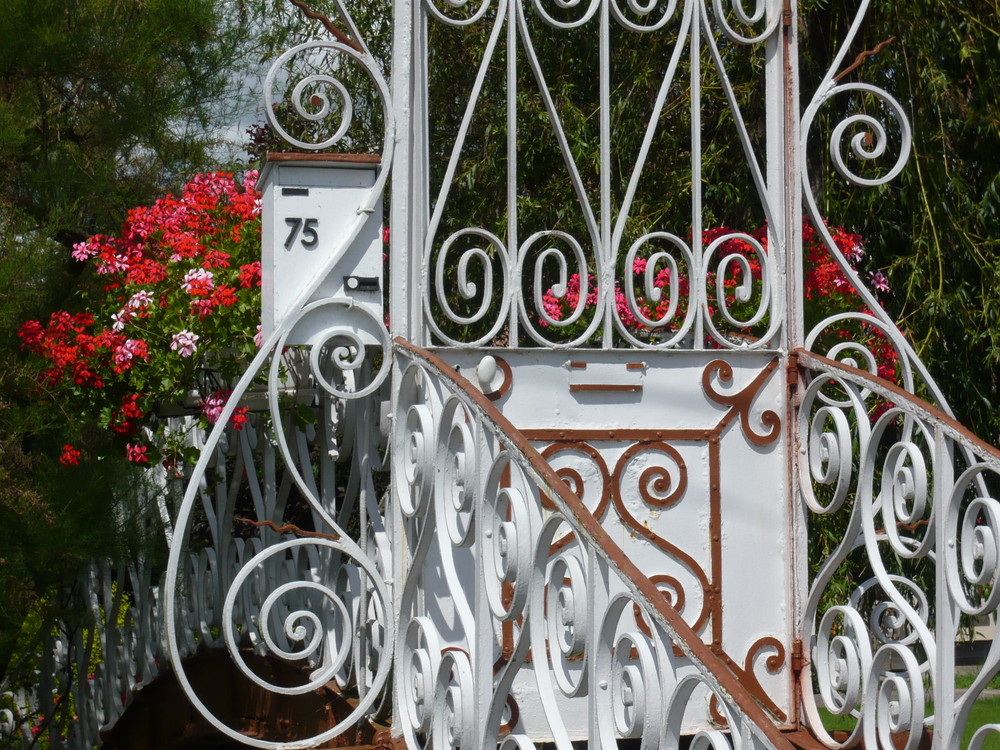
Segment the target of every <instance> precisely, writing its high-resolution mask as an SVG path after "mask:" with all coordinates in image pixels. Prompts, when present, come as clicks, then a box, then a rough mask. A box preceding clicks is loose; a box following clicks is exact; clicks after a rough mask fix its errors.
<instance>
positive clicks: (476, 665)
mask: <svg viewBox="0 0 1000 750" xmlns="http://www.w3.org/2000/svg"><path fill="white" fill-rule="evenodd" d="M513 5H515V3H511V6H513ZM512 12H516V11H513V10H512ZM473 426H474V428H475V431H476V432H475V435H474V438H475V446H476V455H475V460H476V473H475V476H476V482H477V484H478V487H477V488H476V495H475V499H474V500H473V502H474V503H475V504H476V506H478V507H476V508H475V516H474V517H475V518H476V547H475V550H474V554H473V557H474V559H475V565H476V575H475V579H474V580H475V590H474V599H473V607H474V610H473V611H474V612H475V633H470V634H469V635H470V638H469V640H470V643H469V646H470V647H471V649H472V654H471V656H472V659H471V661H472V674H473V675H474V677H473V679H474V680H475V683H476V685H475V698H471V696H470V699H472V700H475V702H476V707H475V714H474V715H475V726H476V727H478V729H479V732H478V735H479V739H480V742H479V746H480V747H494V746H495V745H496V736H493V737H490V736H489V734H487V733H488V732H489V731H490V729H491V728H490V727H488V726H486V719H487V717H488V716H489V713H490V703H491V701H492V699H493V644H494V636H493V616H492V614H491V612H490V605H489V600H488V599H487V583H486V575H487V566H486V561H485V560H484V557H485V555H484V554H483V553H484V552H485V550H486V548H487V547H486V540H485V535H486V533H487V527H488V526H489V525H490V521H489V520H487V518H488V514H489V512H490V511H489V504H488V503H487V502H486V498H485V496H484V493H483V492H482V490H483V489H484V488H485V487H486V486H487V478H488V473H489V470H490V463H491V462H490V461H489V460H487V456H489V455H490V445H489V443H490V440H489V437H490V436H489V434H488V431H487V430H486V429H485V428H484V426H483V421H482V419H481V418H475V419H474V420H473ZM439 533H447V532H439Z"/></svg>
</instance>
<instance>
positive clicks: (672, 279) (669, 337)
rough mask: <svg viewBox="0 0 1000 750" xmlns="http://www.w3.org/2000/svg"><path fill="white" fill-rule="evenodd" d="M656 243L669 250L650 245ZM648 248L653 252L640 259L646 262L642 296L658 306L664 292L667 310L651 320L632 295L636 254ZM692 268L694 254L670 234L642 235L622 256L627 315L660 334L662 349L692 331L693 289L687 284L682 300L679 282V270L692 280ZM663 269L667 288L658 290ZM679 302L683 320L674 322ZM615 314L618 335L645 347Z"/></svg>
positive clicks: (634, 294) (694, 306)
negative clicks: (667, 277)
mask: <svg viewBox="0 0 1000 750" xmlns="http://www.w3.org/2000/svg"><path fill="white" fill-rule="evenodd" d="M657 241H661V242H663V243H665V244H666V245H667V246H668V247H669V249H667V250H664V249H659V248H658V247H657V245H653V244H652V243H654V242H657ZM647 245H648V246H651V247H652V252H651V253H650V254H649V255H648V256H647V257H644V258H642V259H643V260H645V261H646V267H645V269H644V270H643V272H642V291H643V297H644V298H645V299H646V301H647V302H649V303H651V304H653V305H658V304H659V303H661V302H662V301H663V295H664V293H666V294H667V295H668V296H667V309H666V311H665V312H664V313H663V314H662V315H661V316H660V317H658V318H650V317H649V316H647V315H646V314H644V313H643V312H642V310H640V309H639V304H638V301H637V299H636V293H635V286H636V285H635V283H634V281H633V278H632V277H633V269H634V267H635V261H636V259H637V258H641V257H642V256H640V255H639V253H640V252H641V251H642V250H644V249H645V247H646V246H647ZM676 256H680V259H681V261H682V263H683V266H682V265H681V263H678V258H677V257H676ZM694 268H695V262H694V253H693V252H692V251H691V248H690V247H689V246H688V243H686V242H685V241H684V240H682V239H681V238H680V237H678V236H677V235H675V234H671V233H670V232H650V233H648V234H645V235H643V236H642V237H640V238H639V239H637V240H636V241H635V242H634V243H632V246H631V247H630V248H629V250H628V252H627V253H626V254H625V265H624V268H623V271H622V275H623V277H624V283H623V284H622V287H623V290H624V294H625V301H626V303H627V305H628V312H629V313H630V314H631V315H632V317H633V318H635V319H636V320H637V321H639V323H641V324H642V325H643V326H646V327H647V328H649V329H651V330H653V331H663V333H662V334H661V335H660V341H659V342H658V344H657V346H660V347H664V348H666V347H670V346H674V345H676V344H678V343H680V342H681V341H682V340H683V339H684V338H685V337H686V336H687V335H688V334H689V333H690V332H691V329H692V326H693V325H694V320H695V316H696V315H697V307H696V305H695V304H694V300H695V296H694V292H695V288H696V286H695V285H694V284H690V285H689V287H688V294H687V298H686V299H684V298H682V296H681V290H680V281H681V276H682V275H683V274H684V271H683V270H682V269H686V273H687V275H688V277H689V278H691V277H693V269H694ZM664 270H666V271H667V272H668V274H669V281H668V284H667V286H666V287H658V286H656V284H655V283H654V282H655V280H656V277H657V275H658V273H660V272H662V271H664ZM682 302H683V303H684V307H685V311H684V317H683V318H681V319H679V320H677V318H678V310H679V308H680V306H681V303H682ZM616 312H617V316H616V321H617V323H618V333H619V334H620V335H622V336H624V337H625V338H626V339H627V340H628V341H629V342H630V343H632V344H633V345H637V346H642V345H644V344H646V343H647V342H644V341H641V340H640V339H637V338H636V337H635V336H634V335H633V334H632V333H631V332H630V331H629V330H628V329H627V328H626V327H625V325H624V324H623V323H622V320H621V315H622V311H621V310H617V311H616Z"/></svg>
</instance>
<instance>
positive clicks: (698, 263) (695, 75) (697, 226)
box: [690, 1, 708, 349]
mask: <svg viewBox="0 0 1000 750" xmlns="http://www.w3.org/2000/svg"><path fill="white" fill-rule="evenodd" d="M690 105H691V253H692V255H693V257H694V264H695V267H694V269H693V271H692V275H693V277H694V279H695V280H696V281H697V283H696V284H695V294H694V297H695V298H694V300H693V301H694V305H695V318H694V344H693V347H694V348H695V349H701V348H702V347H703V346H704V344H705V321H704V319H703V315H704V314H705V312H704V309H703V308H704V304H703V303H704V297H703V296H702V294H701V290H703V289H704V290H705V292H706V294H707V291H708V280H707V277H706V276H705V273H706V269H705V262H704V261H705V257H704V248H703V247H702V243H701V231H702V230H701V3H700V2H697V1H695V2H693V8H692V11H691V102H690Z"/></svg>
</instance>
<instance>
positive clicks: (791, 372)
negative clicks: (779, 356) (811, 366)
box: [785, 352, 799, 394]
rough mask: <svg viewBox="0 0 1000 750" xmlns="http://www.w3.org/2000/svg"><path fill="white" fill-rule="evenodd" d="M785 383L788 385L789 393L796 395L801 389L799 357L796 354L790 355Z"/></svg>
mask: <svg viewBox="0 0 1000 750" xmlns="http://www.w3.org/2000/svg"><path fill="white" fill-rule="evenodd" d="M785 382H786V383H787V384H788V393H789V394H794V393H795V392H796V391H798V389H799V357H798V355H797V354H796V353H795V352H790V353H789V355H788V365H787V367H786V369H785Z"/></svg>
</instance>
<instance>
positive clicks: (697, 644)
mask: <svg viewBox="0 0 1000 750" xmlns="http://www.w3.org/2000/svg"><path fill="white" fill-rule="evenodd" d="M394 345H395V348H396V350H397V351H400V352H405V353H407V354H408V355H409V356H412V357H414V358H417V359H419V360H421V361H423V362H425V363H427V364H428V365H430V366H432V367H433V368H435V370H437V371H438V374H439V375H440V377H441V378H442V379H443V380H445V381H447V383H448V384H449V385H448V387H449V389H452V390H454V391H456V392H461V393H462V394H463V396H464V397H465V398H467V399H468V400H469V401H471V402H472V403H474V404H475V405H476V406H477V407H478V408H479V409H480V410H481V412H482V418H483V421H484V423H485V424H486V425H488V426H490V427H491V429H494V430H495V431H496V433H497V435H498V437H500V438H501V440H502V442H504V443H505V444H507V445H509V446H510V447H511V448H513V449H516V450H517V451H518V452H519V453H520V454H521V456H522V457H523V459H524V461H525V462H526V463H527V464H528V467H530V469H529V476H532V477H533V478H536V481H537V482H539V484H540V485H544V486H547V489H548V491H549V492H551V493H552V494H553V496H554V497H555V498H557V500H558V503H557V506H558V507H559V509H560V510H563V511H564V512H565V513H567V514H568V516H569V517H570V518H572V519H573V522H574V524H576V525H577V526H578V527H579V529H581V530H582V532H583V533H584V534H585V535H586V538H587V540H588V541H589V542H590V544H591V545H593V549H594V550H595V551H596V552H597V554H598V555H600V556H601V557H603V558H605V559H606V560H607V561H608V563H609V564H611V565H612V566H613V567H614V568H615V569H616V570H617V571H618V573H619V574H620V575H621V576H622V577H623V578H624V580H625V581H626V582H627V585H628V587H629V588H630V589H631V590H632V591H633V592H634V594H635V595H636V596H638V597H639V598H640V601H641V602H642V603H643V604H644V606H646V607H648V608H649V610H650V612H651V614H652V615H653V616H654V617H656V618H657V619H659V620H660V622H661V623H662V624H663V626H664V627H666V628H667V629H668V630H670V631H672V633H673V635H672V638H673V640H674V641H675V643H677V645H678V646H679V647H680V648H681V650H682V652H683V653H684V654H685V655H686V656H688V657H689V658H692V659H694V660H696V661H698V662H700V663H701V664H703V665H704V666H705V668H706V670H707V671H708V673H709V674H711V675H712V679H713V681H714V684H715V685H717V687H716V688H715V689H717V690H718V691H720V692H721V694H722V695H723V696H724V697H726V698H727V699H729V700H732V701H733V703H735V704H736V705H737V706H739V708H740V710H741V711H742V712H743V713H744V714H745V715H746V716H747V717H748V718H749V719H750V720H751V721H753V722H754V723H755V724H756V725H757V726H758V727H759V728H760V731H761V732H762V733H763V734H764V736H765V737H767V739H768V741H769V742H770V743H771V744H772V745H774V746H775V748H777V749H778V750H793V746H792V744H791V742H790V741H789V740H788V738H787V737H785V736H784V734H783V733H782V731H781V730H780V729H779V728H778V727H777V726H776V725H775V724H774V721H773V719H772V718H771V717H770V716H768V714H767V713H766V712H765V710H764V708H762V707H761V705H760V704H759V703H758V702H757V701H756V700H755V698H754V696H753V695H752V694H751V693H750V692H749V691H748V690H747V688H746V687H745V686H744V685H743V684H742V682H741V680H740V677H739V676H738V675H737V673H736V672H735V671H734V670H733V669H731V668H730V666H729V664H728V663H727V662H726V661H724V660H722V659H721V658H720V657H719V656H718V654H716V653H715V652H714V651H713V649H712V648H710V647H709V646H708V645H706V644H705V643H703V642H702V641H701V639H700V638H699V637H698V635H697V633H696V632H695V630H694V628H692V627H691V625H689V624H688V623H687V622H686V621H685V620H684V618H683V617H682V616H681V615H680V613H679V612H678V611H677V610H676V609H675V608H674V607H673V606H671V605H670V603H668V602H667V601H666V599H665V598H664V597H663V595H662V593H661V592H660V591H659V590H658V589H657V588H656V586H655V584H654V583H653V582H652V581H650V580H649V578H647V577H646V576H645V575H643V573H642V572H641V571H640V570H639V568H638V567H637V566H636V565H635V563H634V562H632V560H631V559H630V558H629V556H628V555H627V554H626V553H625V551H624V550H623V549H622V548H621V547H619V546H618V545H617V544H615V542H614V540H612V539H611V537H610V536H609V535H608V532H607V531H605V529H604V528H603V527H602V526H601V523H600V521H599V520H598V519H597V518H595V517H594V516H593V514H592V513H590V512H589V511H588V510H587V508H586V506H584V504H583V502H582V501H581V500H580V498H578V497H576V496H575V495H574V494H573V493H572V492H570V491H569V488H568V487H567V486H566V483H565V482H564V481H563V480H562V479H561V478H560V477H559V476H558V475H557V474H556V473H555V471H554V470H553V469H552V467H551V466H549V465H548V464H547V463H546V461H545V459H543V458H542V456H541V455H540V454H539V453H538V451H537V450H536V449H535V448H534V447H533V446H532V445H531V442H530V440H529V439H528V438H527V436H526V435H524V434H523V433H522V432H520V431H519V430H518V429H517V428H516V427H514V425H513V424H511V422H510V421H509V420H508V419H507V418H506V417H504V416H503V414H501V413H500V412H499V411H497V409H496V407H494V406H493V404H492V403H490V401H489V399H488V398H486V396H484V395H483V394H482V393H480V392H479V391H478V390H476V389H474V388H472V387H471V384H469V383H468V381H466V380H465V379H464V378H462V377H460V376H458V375H457V374H456V373H454V372H452V371H451V370H450V368H449V367H448V365H447V363H445V362H444V361H443V360H442V359H441V358H440V357H439V356H437V355H436V354H434V353H432V352H429V351H427V350H426V349H422V348H420V347H418V346H415V345H414V344H411V343H410V342H408V341H406V340H405V339H402V338H400V337H397V338H396V339H395V340H394ZM614 494H617V493H614ZM613 499H614V495H613ZM640 528H641V526H640ZM654 543H655V542H654ZM702 575H704V574H702ZM706 583H707V582H706Z"/></svg>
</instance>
